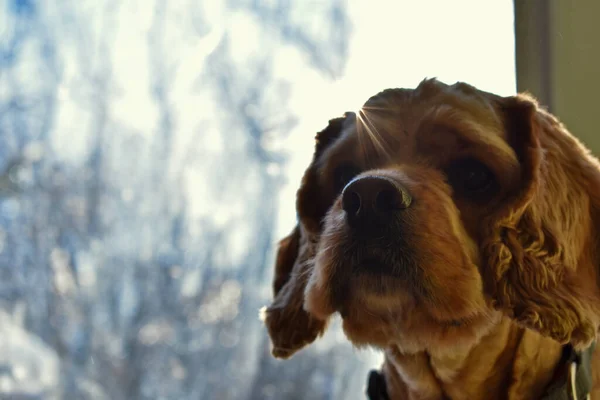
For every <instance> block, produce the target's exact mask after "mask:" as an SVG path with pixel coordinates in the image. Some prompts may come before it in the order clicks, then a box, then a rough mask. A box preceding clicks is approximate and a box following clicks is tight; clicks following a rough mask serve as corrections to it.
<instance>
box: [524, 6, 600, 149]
mask: <svg viewBox="0 0 600 400" xmlns="http://www.w3.org/2000/svg"><path fill="white" fill-rule="evenodd" d="M514 3H515V34H516V52H517V54H516V56H517V88H518V90H519V91H525V90H527V91H529V92H531V93H532V94H534V95H535V96H537V97H539V98H540V101H541V102H542V103H544V104H546V105H547V106H548V107H549V109H550V110H551V111H552V112H553V113H554V114H556V115H557V116H558V117H559V118H560V119H561V121H563V122H564V123H565V124H566V125H567V127H568V128H569V130H570V131H571V132H572V133H573V134H574V135H576V136H578V137H579V138H580V139H581V140H582V141H583V142H585V143H586V144H587V145H588V146H589V147H590V148H591V149H592V150H593V151H594V153H595V154H597V155H600V76H598V73H599V72H600V1H598V0H514Z"/></svg>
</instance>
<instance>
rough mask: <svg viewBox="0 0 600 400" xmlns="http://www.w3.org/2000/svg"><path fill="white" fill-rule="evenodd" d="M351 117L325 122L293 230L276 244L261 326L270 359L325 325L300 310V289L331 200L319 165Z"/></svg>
mask: <svg viewBox="0 0 600 400" xmlns="http://www.w3.org/2000/svg"><path fill="white" fill-rule="evenodd" d="M355 119H356V115H355V114H354V113H350V112H348V113H345V115H344V116H343V117H340V118H335V119H332V120H330V121H329V124H328V126H327V127H326V128H325V129H323V130H322V131H321V132H319V133H318V134H317V136H316V138H315V139H316V143H315V153H314V156H313V159H312V162H311V164H310V166H309V167H308V168H307V170H306V172H305V173H304V176H303V178H302V183H301V185H300V189H299V190H298V193H297V200H296V209H297V212H298V219H299V222H298V225H297V226H296V227H295V228H294V230H293V231H292V232H291V233H290V234H289V235H288V236H287V237H285V238H284V239H282V240H281V241H280V242H279V249H278V252H277V257H276V263H275V276H274V278H273V294H274V299H273V303H272V304H271V305H270V306H269V307H267V308H266V310H265V314H264V322H265V325H266V326H267V329H268V331H269V336H270V337H271V341H272V343H273V350H272V353H273V355H274V356H275V357H278V358H288V357H290V356H291V355H292V354H294V353H295V352H296V351H298V350H300V349H301V348H302V347H304V346H305V345H307V344H310V343H312V342H313V341H314V340H315V339H316V338H317V337H318V336H320V335H322V334H323V332H324V331H325V328H326V325H327V321H324V320H321V319H318V318H316V317H315V316H313V315H311V314H309V313H308V312H307V311H306V310H305V309H304V307H303V304H304V289H305V288H306V284H307V282H308V278H309V277H310V275H311V273H312V269H313V264H314V257H315V252H316V246H317V243H318V240H319V235H320V233H321V228H322V221H323V218H324V217H325V214H326V212H327V210H328V209H329V208H330V207H331V204H332V203H333V200H334V199H333V197H332V194H331V193H329V194H328V191H327V190H324V188H323V187H322V185H321V184H320V179H319V169H318V164H319V161H320V159H321V157H322V156H323V154H324V152H325V150H326V149H327V148H328V147H329V146H331V145H332V144H333V143H334V142H335V141H336V140H337V139H338V138H339V137H340V135H341V134H342V132H343V130H344V128H345V126H346V125H345V124H346V122H348V123H353V121H354V120H355Z"/></svg>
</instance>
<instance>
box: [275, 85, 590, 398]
mask: <svg viewBox="0 0 600 400" xmlns="http://www.w3.org/2000/svg"><path fill="white" fill-rule="evenodd" d="M296 208H297V213H298V220H299V222H298V225H297V226H296V227H295V228H294V230H293V231H292V232H291V234H290V235H289V236H288V237H286V238H285V239H283V240H282V241H281V242H280V244H279V250H278V254H277V259H276V266H275V278H274V282H273V289H274V301H273V303H272V304H271V305H270V306H269V307H267V308H266V310H265V314H264V318H265V324H266V326H267V328H268V332H269V335H270V337H271V340H272V343H273V350H272V353H273V355H274V356H275V357H279V358H287V357H289V356H291V355H292V354H293V353H294V352H296V351H298V350H299V349H301V348H302V347H303V346H305V345H307V344H309V343H311V342H312V341H314V340H315V339H316V338H317V337H318V336H320V335H321V334H323V332H324V330H325V329H326V326H327V322H328V320H329V319H330V317H331V316H332V315H333V314H334V313H339V315H340V316H341V318H342V321H343V329H344V332H345V334H346V336H347V337H348V339H349V340H350V341H351V342H352V344H353V345H355V346H357V347H362V346H373V347H376V348H379V349H381V350H382V351H384V353H385V358H384V363H383V366H382V368H381V372H380V373H379V372H374V373H373V374H372V376H371V377H370V379H369V383H370V387H369V396H371V398H376V397H379V398H390V399H454V400H458V399H465V400H466V399H468V400H477V399H539V398H586V396H591V397H592V398H600V357H599V356H597V354H598V353H599V352H600V350H599V351H598V352H595V353H594V352H593V348H594V344H595V339H596V334H597V332H598V328H599V324H600V228H599V227H600V164H599V163H598V161H597V160H596V159H595V158H593V157H592V156H591V155H590V153H589V152H588V150H587V149H586V148H585V147H584V146H583V145H582V144H581V143H580V142H579V141H578V140H577V139H576V138H574V137H573V136H572V135H571V134H570V133H569V132H568V131H567V130H566V129H565V127H564V126H563V125H561V123H560V122H559V121H558V120H557V119H556V118H555V117H554V116H552V115H551V114H550V113H548V112H546V111H544V110H543V109H542V108H540V107H539V106H538V104H537V103H536V101H535V100H534V99H533V98H532V97H530V96H527V95H516V96H509V97H501V96H497V95H494V94H491V93H487V92H484V91H481V90H478V89H476V88H474V87H472V86H470V85H467V84H465V83H456V84H454V85H446V84H444V83H441V82H439V81H437V80H435V79H429V80H425V81H423V82H422V83H421V84H420V85H419V86H418V87H417V88H416V89H410V90H409V89H388V90H384V91H383V92H381V93H379V94H377V95H375V96H373V97H371V98H370V99H369V100H368V101H367V102H366V103H365V105H364V106H363V107H362V109H361V110H360V112H358V114H355V113H351V112H348V113H346V114H345V115H344V116H343V117H340V118H336V119H333V120H331V121H329V125H328V126H327V127H326V128H325V129H324V130H323V131H321V132H319V133H318V134H317V137H316V146H315V153H314V158H313V161H312V163H311V165H310V166H309V167H308V169H307V170H306V172H305V175H304V177H303V179H302V183H301V187H300V189H299V190H298V194H297V203H296ZM556 388H558V389H556ZM555 389H556V390H558V391H560V392H561V393H563V394H564V395H566V396H567V397H553V396H554V395H555V394H556V393H557V392H556V390H555ZM553 390H555V392H553ZM573 396H575V397H573Z"/></svg>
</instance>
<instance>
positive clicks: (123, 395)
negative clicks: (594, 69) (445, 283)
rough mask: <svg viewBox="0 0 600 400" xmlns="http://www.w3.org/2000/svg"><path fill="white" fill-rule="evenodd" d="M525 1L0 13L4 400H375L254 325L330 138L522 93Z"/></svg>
mask: <svg viewBox="0 0 600 400" xmlns="http://www.w3.org/2000/svg"><path fill="white" fill-rule="evenodd" d="M512 24H513V16H512V1H511V0H502V1H494V2H483V1H480V0H473V1H452V2H450V1H444V0H440V1H395V2H390V1H386V0H380V1H350V0H348V1H343V0H332V1H328V2H326V1H315V0H313V1H301V0H296V1H290V0H271V1H260V0H227V1H217V0H193V1H192V0H178V1H175V0H173V1H166V0H127V1H123V0H118V1H117V0H102V1H100V0H43V1H42V0H39V1H36V0H0V399H70V400H71V399H72V400H75V399H236V400H237V399H241V400H244V399H350V400H352V399H362V398H364V395H363V386H364V383H365V379H366V372H367V370H368V369H369V368H371V367H373V366H377V364H378V363H379V361H380V358H379V356H378V355H377V354H376V353H374V352H369V351H356V350H354V349H352V347H351V346H350V345H349V344H348V342H347V341H346V340H345V339H344V336H343V334H342V333H341V332H340V329H339V324H336V325H334V327H333V329H331V330H330V331H329V332H328V333H327V335H326V336H325V338H323V339H322V340H320V341H318V342H317V343H316V344H315V345H314V346H312V347H310V348H308V349H305V350H303V351H302V352H300V353H298V354H297V355H296V356H294V357H293V358H292V359H290V360H288V361H277V360H274V359H272V358H271V356H270V349H269V340H268V337H267V334H266V331H265V329H264V328H263V326H262V323H261V322H260V321H259V319H258V310H259V308H260V307H261V306H263V305H265V304H267V303H268V302H269V300H270V296H271V278H272V261H273V257H274V244H275V243H276V242H277V240H278V239H279V238H281V237H282V236H283V235H284V234H286V233H287V232H288V231H289V230H290V229H291V227H292V226H293V224H294V222H295V211H294V209H293V204H294V194H295V190H296V187H297V185H298V182H299V179H300V177H301V175H302V172H303V169H304V168H305V167H306V165H307V163H308V160H309V159H310V157H311V152H312V145H313V137H314V134H315V132H316V131H318V130H320V129H321V128H323V127H324V126H325V124H326V123H327V120H328V119H329V118H331V117H334V116H337V115H339V114H341V113H342V112H344V111H346V110H353V109H356V108H357V107H359V106H360V105H361V104H362V102H364V101H365V100H366V99H367V98H368V97H369V96H370V95H372V94H374V93H376V92H377V91H379V90H381V89H383V88H385V87H393V86H408V87H411V86H414V85H415V84H417V83H418V82H419V81H420V80H421V79H423V78H424V77H426V76H428V77H432V76H437V77H439V78H440V79H442V80H446V81H448V82H450V83H451V82H454V81H456V80H465V81H468V82H470V83H472V84H475V85H477V86H480V87H481V88H482V89H486V90H490V91H494V92H497V93H500V94H510V93H512V92H514V89H515V81H514V54H513V53H514V37H513V25H512Z"/></svg>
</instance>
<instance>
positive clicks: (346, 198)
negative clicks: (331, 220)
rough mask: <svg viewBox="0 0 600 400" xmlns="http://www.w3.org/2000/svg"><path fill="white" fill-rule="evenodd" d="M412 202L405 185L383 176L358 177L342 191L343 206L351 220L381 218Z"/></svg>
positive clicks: (406, 206)
mask: <svg viewBox="0 0 600 400" xmlns="http://www.w3.org/2000/svg"><path fill="white" fill-rule="evenodd" d="M411 203H412V197H411V196H410V194H409V193H408V191H407V190H406V189H405V188H404V187H402V186H400V185H399V184H397V183H396V182H394V181H393V180H392V179H390V178H386V177H383V176H363V177H360V178H357V179H355V180H353V181H351V182H350V183H349V184H348V185H347V186H346V187H345V188H344V190H343V191H342V207H343V209H344V211H346V213H347V215H348V218H349V219H350V220H351V221H360V220H371V219H378V220H381V219H382V218H387V217H389V216H390V215H391V214H392V213H393V212H394V211H397V210H402V209H405V208H408V207H409V206H410V204H411Z"/></svg>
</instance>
